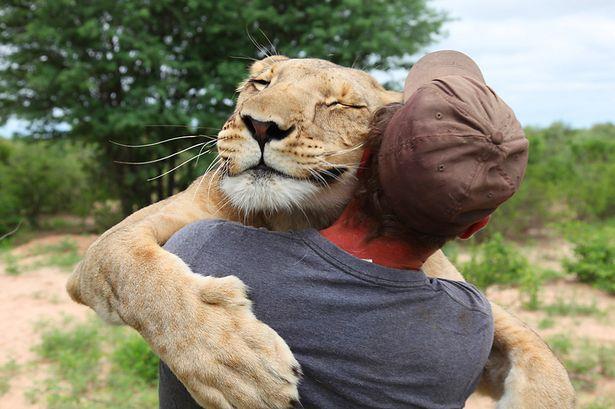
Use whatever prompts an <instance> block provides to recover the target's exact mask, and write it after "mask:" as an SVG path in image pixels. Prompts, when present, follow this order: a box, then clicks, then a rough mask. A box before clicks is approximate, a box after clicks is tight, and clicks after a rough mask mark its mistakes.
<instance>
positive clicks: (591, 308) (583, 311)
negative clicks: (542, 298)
mask: <svg viewBox="0 0 615 409" xmlns="http://www.w3.org/2000/svg"><path fill="white" fill-rule="evenodd" d="M542 309H543V310H544V311H545V312H546V313H547V314H548V315H551V316H552V315H559V316H570V317H577V316H596V317H601V316H604V315H605V314H606V312H605V311H603V310H601V309H600V308H599V307H598V306H597V305H596V301H595V300H594V301H592V302H591V303H579V302H577V300H576V299H572V300H570V301H567V300H564V299H563V298H558V299H556V300H555V302H554V303H552V304H548V305H543V306H542Z"/></svg>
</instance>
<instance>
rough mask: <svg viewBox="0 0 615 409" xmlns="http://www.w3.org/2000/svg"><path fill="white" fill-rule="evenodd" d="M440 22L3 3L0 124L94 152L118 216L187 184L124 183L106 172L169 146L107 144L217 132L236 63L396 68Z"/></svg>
mask: <svg viewBox="0 0 615 409" xmlns="http://www.w3.org/2000/svg"><path fill="white" fill-rule="evenodd" d="M444 20H445V16H444V14H443V13H440V12H437V11H435V10H434V9H432V8H430V7H429V6H428V5H427V2H426V1H425V0H374V1H369V2H365V1H356V0H342V1H336V2H314V1H307V0H299V1H292V2H291V1H277V0H276V1H272V0H257V1H250V2H245V1H239V0H229V1H224V2H220V1H215V0H177V1H166V0H155V1H150V2H144V1H139V0H126V1H121V2H118V1H115V0H99V1H95V2H88V3H85V4H81V3H79V4H78V6H77V4H76V3H75V2H74V0H57V1H46V0H29V1H20V2H17V1H9V2H7V3H6V4H4V5H3V9H2V13H0V44H2V45H3V46H4V47H3V54H4V55H3V62H4V63H3V64H2V65H0V122H3V121H4V120H6V119H7V118H8V117H9V116H17V117H19V118H25V119H28V120H32V129H31V132H33V133H35V134H38V135H48V134H50V133H51V134H54V135H57V136H70V137H74V138H86V139H87V140H89V141H94V142H96V143H98V144H99V145H100V146H101V147H102V148H103V149H102V150H101V155H100V156H99V157H98V159H99V161H100V162H99V163H100V164H101V165H102V166H101V169H103V170H104V173H103V176H105V177H106V178H107V180H110V181H113V183H112V185H113V186H114V187H115V189H117V190H116V193H117V194H118V196H117V197H120V198H121V199H122V210H123V211H124V213H128V212H130V211H132V210H134V207H135V206H139V207H141V206H143V205H145V204H148V203H149V202H150V201H151V200H152V197H153V196H158V197H157V198H158V199H160V198H161V197H159V196H166V195H169V194H172V193H173V192H174V191H175V190H177V189H181V188H183V187H185V186H186V185H187V184H188V183H189V182H190V181H191V180H193V179H194V177H195V176H196V173H195V170H193V169H192V168H190V167H186V168H184V169H185V170H183V171H181V172H179V173H176V174H174V175H172V176H169V177H168V178H167V184H166V186H163V185H162V181H158V183H156V184H153V183H152V184H148V183H144V182H145V180H146V179H147V177H151V176H154V175H156V174H160V173H162V172H163V171H165V170H168V169H171V168H172V167H174V166H176V165H178V164H179V163H180V162H179V160H177V161H176V158H172V159H171V160H169V161H168V162H167V163H166V164H164V165H163V164H158V166H156V165H154V166H148V167H143V168H138V169H137V168H135V169H133V170H132V171H130V170H129V169H127V167H126V166H124V165H119V164H114V163H113V160H114V159H124V160H127V161H139V160H148V159H152V158H153V157H162V156H166V155H168V154H169V153H171V152H174V151H176V150H178V145H177V144H176V143H175V142H172V143H169V144H165V145H158V146H156V147H152V148H151V149H145V150H130V151H127V150H126V149H121V150H120V148H118V147H117V146H114V145H110V144H108V141H109V140H115V141H118V142H125V143H133V144H138V143H144V142H152V141H157V140H161V139H165V138H169V137H171V136H176V135H177V134H180V133H182V134H185V133H202V131H206V132H207V131H208V130H209V129H217V128H219V127H220V125H221V123H222V122H223V120H224V119H225V118H226V117H227V116H228V114H229V113H230V111H231V109H232V105H233V101H232V96H233V95H234V93H235V87H236V85H237V83H238V82H239V81H240V80H241V79H243V77H244V76H245V75H246V64H247V62H246V61H248V62H249V61H250V60H251V59H252V58H262V57H264V56H265V55H267V54H269V53H272V52H273V51H274V49H276V50H277V51H278V52H279V53H282V54H286V55H289V56H292V57H303V56H309V57H321V58H326V59H328V60H331V61H333V62H336V63H339V64H342V65H348V66H350V65H353V64H354V65H356V66H358V67H361V68H365V69H373V68H378V69H385V70H386V69H393V68H398V67H407V66H408V65H409V59H408V56H409V55H412V54H414V53H416V52H417V51H419V50H420V49H421V48H422V47H423V46H425V45H427V44H429V43H430V42H432V41H433V40H434V38H435V37H436V36H437V35H438V34H439V32H440V30H441V27H442V24H443V22H444ZM252 35H254V36H256V37H258V41H259V42H260V43H262V45H258V46H255V44H253V42H252V40H251V37H252ZM156 124H163V125H176V126H177V128H167V127H151V126H150V125H156ZM194 124H196V125H198V126H199V127H203V128H195V127H194V126H192V125H194ZM177 175H179V176H177Z"/></svg>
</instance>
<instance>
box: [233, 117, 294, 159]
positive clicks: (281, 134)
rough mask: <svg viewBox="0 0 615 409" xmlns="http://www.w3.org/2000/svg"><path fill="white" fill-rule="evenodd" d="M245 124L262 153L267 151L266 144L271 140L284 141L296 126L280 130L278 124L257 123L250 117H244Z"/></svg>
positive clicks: (271, 122)
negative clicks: (264, 150)
mask: <svg viewBox="0 0 615 409" xmlns="http://www.w3.org/2000/svg"><path fill="white" fill-rule="evenodd" d="M242 119H243V122H245V124H246V126H247V127H248V130H249V131H250V134H251V135H252V137H253V138H254V139H256V142H258V145H259V146H260V147H261V151H262V150H263V149H265V144H266V143H267V142H269V141H270V140H278V139H284V138H286V137H287V136H288V135H290V133H291V132H292V131H293V129H294V126H291V127H290V128H288V129H284V130H283V129H280V127H279V126H278V124H276V123H275V122H273V121H268V122H263V121H257V120H256V119H254V118H252V117H250V116H247V115H246V116H243V117H242Z"/></svg>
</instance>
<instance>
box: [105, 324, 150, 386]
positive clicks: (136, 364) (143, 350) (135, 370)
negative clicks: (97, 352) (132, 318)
mask: <svg viewBox="0 0 615 409" xmlns="http://www.w3.org/2000/svg"><path fill="white" fill-rule="evenodd" d="M112 361H113V363H114V364H115V365H117V368H118V370H119V371H122V372H124V373H126V374H130V375H132V376H135V377H137V378H139V379H141V380H142V381H143V382H145V383H147V384H149V385H152V386H154V385H156V382H157V380H158V361H159V359H158V357H157V356H156V355H155V354H154V353H153V352H152V350H151V349H150V348H149V346H148V345H147V344H146V343H145V341H143V338H141V337H140V336H139V334H137V333H130V334H128V335H127V336H124V337H123V338H122V339H121V340H120V341H119V342H118V345H117V346H116V349H115V351H114V352H113V357H112Z"/></svg>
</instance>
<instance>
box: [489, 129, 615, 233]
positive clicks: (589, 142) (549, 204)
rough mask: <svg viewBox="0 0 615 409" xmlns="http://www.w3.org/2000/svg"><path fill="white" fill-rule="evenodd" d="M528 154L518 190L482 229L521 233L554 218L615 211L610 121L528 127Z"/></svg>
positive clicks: (614, 139)
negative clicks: (586, 125) (575, 126)
mask: <svg viewBox="0 0 615 409" xmlns="http://www.w3.org/2000/svg"><path fill="white" fill-rule="evenodd" d="M526 135H527V137H528V139H529V140H530V157H529V163H528V168H527V171H526V174H525V179H524V181H523V183H522V185H521V188H520V189H519V191H518V192H517V193H516V194H515V195H514V196H513V197H512V198H511V199H510V200H509V201H508V202H506V203H504V204H503V205H502V206H501V207H500V209H498V211H497V212H496V213H495V215H494V217H493V218H492V222H491V225H490V227H489V228H488V229H487V230H486V232H487V233H488V234H489V233H494V232H500V233H502V234H504V236H506V237H509V238H523V237H525V235H526V234H527V233H528V232H531V233H540V232H541V229H543V228H544V227H548V226H549V225H550V224H553V223H555V222H557V223H560V222H562V221H567V220H568V221H570V220H584V221H588V222H595V221H601V220H608V219H610V218H612V217H614V216H615V161H613V159H612V158H613V157H615V125H613V124H600V125H595V126H593V127H592V128H589V129H578V130H575V129H571V128H569V127H566V126H564V125H562V124H560V123H555V124H553V125H551V126H550V127H548V128H543V129H538V128H527V129H526Z"/></svg>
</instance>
